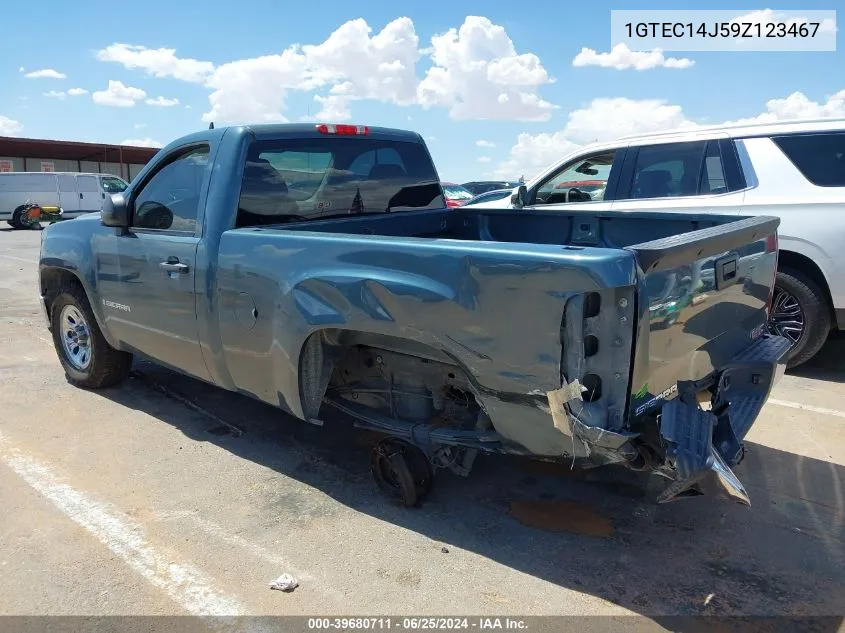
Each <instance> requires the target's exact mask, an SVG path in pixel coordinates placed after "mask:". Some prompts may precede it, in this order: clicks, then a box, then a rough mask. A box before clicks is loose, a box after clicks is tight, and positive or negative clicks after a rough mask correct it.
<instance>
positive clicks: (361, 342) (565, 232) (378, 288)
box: [217, 208, 778, 461]
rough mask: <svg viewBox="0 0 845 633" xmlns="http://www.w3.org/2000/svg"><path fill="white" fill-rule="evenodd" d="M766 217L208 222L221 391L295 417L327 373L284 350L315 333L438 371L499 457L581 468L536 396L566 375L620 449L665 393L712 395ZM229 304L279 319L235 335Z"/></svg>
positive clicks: (736, 346)
mask: <svg viewBox="0 0 845 633" xmlns="http://www.w3.org/2000/svg"><path fill="white" fill-rule="evenodd" d="M777 223H778V221H777V219H773V218H765V217H762V218H761V217H756V218H742V217H735V216H715V215H707V216H692V215H689V214H677V215H672V214H665V213H660V214H649V213H626V214H624V215H622V214H611V213H607V214H588V213H582V212H579V213H577V214H571V215H569V214H564V213H560V212H557V211H556V212H537V211H535V212H525V211H514V210H490V209H473V208H463V209H457V210H448V211H446V210H443V211H425V212H401V213H392V214H378V215H371V216H358V217H343V218H335V219H327V220H319V221H309V222H307V223H298V224H285V225H279V226H270V227H260V228H243V229H236V230H231V231H226V232H224V233H223V235H222V238H221V242H220V247H219V258H218V264H219V269H218V271H217V285H218V294H219V297H220V310H219V323H220V332H219V336H220V340H221V341H222V345H221V350H220V353H221V354H222V356H223V357H224V358H225V365H226V367H227V368H229V372H231V373H230V376H229V378H230V380H231V381H232V384H234V385H237V386H238V387H239V388H241V389H243V390H246V391H247V392H249V393H250V394H251V395H254V396H257V397H259V398H262V399H264V400H266V401H268V402H273V403H274V404H279V405H281V406H282V407H284V408H287V409H289V410H290V411H292V412H293V413H294V414H296V415H298V416H299V417H302V418H304V419H309V418H316V417H317V416H318V414H319V413H318V412H319V408H320V404H321V402H322V398H321V395H322V393H323V389H324V383H325V382H327V381H328V380H330V378H329V377H327V376H324V375H322V374H320V372H319V371H318V369H319V368H317V369H314V368H312V370H313V371H317V373H318V375H319V376H320V377H319V378H314V379H313V380H312V379H309V377H308V376H307V375H306V376H303V364H304V363H305V357H303V358H302V359H298V358H293V357H289V356H288V353H289V351H291V350H300V349H302V350H305V351H304V352H303V354H304V355H307V354H308V353H309V352H308V350H310V349H312V348H311V347H310V345H311V343H312V342H313V341H314V340H315V338H314V337H315V336H317V337H325V340H324V341H323V343H322V347H321V348H320V349H323V350H325V349H330V348H331V347H332V346H333V345H337V346H344V345H347V343H348V341H349V338H348V337H349V336H352V337H354V345H356V346H366V347H368V348H373V349H383V350H393V351H395V352H398V353H401V354H407V355H411V356H414V357H416V358H427V359H429V360H430V361H432V362H437V363H446V364H449V365H451V366H453V367H455V368H457V369H458V370H459V371H461V372H462V373H463V374H464V375H465V376H466V378H467V381H468V382H469V384H470V385H471V388H472V391H473V393H474V395H475V397H476V399H477V401H478V405H479V406H480V407H481V408H482V409H483V411H484V412H486V414H487V415H488V416H489V418H490V420H491V424H492V428H493V430H495V432H496V433H497V435H498V437H499V438H500V439H501V440H502V441H504V442H505V443H506V444H507V448H508V450H514V451H519V450H524V451H526V452H529V453H531V454H535V455H543V456H549V457H563V456H570V455H574V456H577V457H586V456H591V455H592V458H593V459H594V461H595V456H596V453H597V451H600V450H603V449H607V448H608V447H606V446H605V447H602V446H599V445H598V444H592V445H591V444H590V442H589V441H582V442H579V441H576V435H577V433H576V432H575V431H574V430H573V429H572V428H569V429H565V428H564V429H562V428H561V425H560V424H559V423H556V421H555V419H554V416H553V415H552V411H551V409H550V404H549V403H550V400H549V393H550V392H554V391H556V390H560V389H561V388H564V387H566V386H567V385H568V384H571V383H575V382H576V381H577V384H578V385H579V388H580V389H581V390H582V394H581V396H580V398H579V400H580V402H579V403H578V408H579V412H578V415H577V418H578V423H579V424H582V425H583V428H581V431H582V435H583V434H584V433H587V434H588V433H589V432H590V430H601V431H603V433H604V436H603V437H604V438H605V440H608V438H614V436H616V437H615V440H614V441H616V442H618V444H620V445H621V444H622V443H623V442H624V441H625V440H626V438H628V437H629V434H630V433H634V432H636V426H637V422H636V420H637V419H638V418H645V417H648V416H649V415H650V414H654V413H655V412H659V410H660V408H661V406H662V405H663V403H664V401H667V400H671V399H673V398H675V397H676V396H677V395H678V394H679V387H678V386H679V385H694V386H695V388H696V391H702V390H706V389H708V388H713V387H714V385H715V383H716V381H717V379H718V370H719V369H720V368H722V367H727V366H729V365H730V363H731V362H732V361H733V360H734V359H735V358H736V357H737V355H739V354H741V353H743V352H744V351H746V350H747V349H748V348H749V347H750V346H752V344H753V343H754V341H755V340H756V339H757V338H759V337H760V336H761V335H762V334H763V332H764V328H765V323H766V305H767V301H768V300H769V297H770V294H771V288H772V285H773V281H774V271H775V269H776V261H777V252H776V240H775V239H774V236H775V234H776V228H777ZM245 301H246V302H250V301H254V302H255V309H256V310H257V313H258V314H266V313H267V312H271V313H274V314H276V315H278V317H279V318H277V319H273V321H272V322H274V323H284V324H285V325H284V328H282V327H281V326H278V327H275V328H273V329H267V331H261V332H259V331H250V332H249V333H248V334H247V333H246V332H245V331H244V327H243V324H242V323H241V322H239V317H238V314H239V310H243V304H244V302H245ZM249 305H252V304H251V303H250V304H249ZM264 322H265V323H266V322H267V321H266V320H265V321H264ZM256 327H258V326H256ZM314 349H316V348H314ZM315 362H317V361H316V360H315ZM323 362H328V361H326V360H325V358H324V357H323V356H320V360H319V363H323ZM766 393H768V392H766ZM313 394H317V395H313ZM355 406H356V404H355V403H349V406H348V408H347V409H345V411H346V412H347V413H350V412H351V413H354V411H355ZM358 413H359V414H361V415H364V414H363V413H362V412H361V411H358ZM752 414H753V416H754V417H756V411H753V412H752ZM745 430H746V431H747V428H746V429H745ZM738 439H739V440H741V437H740V438H738ZM616 448H618V446H617V447H616ZM608 450H609V449H608Z"/></svg>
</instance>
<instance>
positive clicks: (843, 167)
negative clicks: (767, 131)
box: [772, 132, 845, 187]
mask: <svg viewBox="0 0 845 633" xmlns="http://www.w3.org/2000/svg"><path fill="white" fill-rule="evenodd" d="M772 141H774V143H775V145H777V146H778V147H779V148H780V150H781V151H782V152H783V153H784V154H786V156H787V158H789V160H790V161H792V164H793V165H795V167H796V169H798V171H800V172H801V174H802V175H803V176H804V178H806V179H807V180H809V181H810V182H811V183H813V184H814V185H816V186H817V187H845V132H824V133H819V134H791V135H785V136H774V137H772Z"/></svg>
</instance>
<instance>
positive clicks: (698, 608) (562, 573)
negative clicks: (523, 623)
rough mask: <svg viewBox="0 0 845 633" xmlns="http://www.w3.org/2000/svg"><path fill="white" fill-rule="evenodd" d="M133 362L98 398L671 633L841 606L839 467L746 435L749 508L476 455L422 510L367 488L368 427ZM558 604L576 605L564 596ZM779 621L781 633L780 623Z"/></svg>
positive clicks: (842, 491)
mask: <svg viewBox="0 0 845 633" xmlns="http://www.w3.org/2000/svg"><path fill="white" fill-rule="evenodd" d="M840 358H842V357H841V356H840ZM135 368H136V369H135V373H134V379H133V380H130V381H129V383H128V384H126V385H124V386H122V387H119V388H113V389H108V390H105V391H102V392H99V393H102V395H104V396H105V397H108V398H110V399H112V400H114V401H115V402H117V403H119V404H121V405H124V406H127V407H130V408H133V409H138V410H141V411H144V412H145V413H147V414H149V415H151V416H153V417H154V418H157V419H158V420H161V421H162V422H164V423H167V424H169V425H172V426H173V427H175V428H177V429H179V430H180V431H181V432H182V433H184V434H185V435H186V436H187V437H188V438H190V439H192V440H194V441H197V442H211V443H213V444H216V445H217V446H219V447H221V448H223V449H225V450H226V451H228V452H230V453H231V454H232V455H234V456H236V457H237V458H240V459H244V460H250V461H252V462H255V463H258V464H261V465H262V466H265V467H267V468H270V469H273V470H274V471H276V472H278V473H280V474H281V475H284V476H286V477H289V478H292V479H294V480H297V481H300V482H302V483H305V484H307V485H308V486H313V487H316V488H318V489H320V490H321V491H323V492H324V493H325V494H327V495H329V496H330V497H332V498H333V499H335V500H336V501H338V502H340V503H342V504H344V505H345V506H347V507H349V508H351V509H353V510H355V511H357V512H361V513H366V514H367V515H370V516H372V517H376V518H378V519H380V520H383V521H386V522H390V523H392V524H394V525H398V526H401V527H403V528H406V529H408V530H412V531H414V532H417V533H419V534H422V535H424V536H426V537H428V538H430V539H433V540H435V541H437V542H438V543H441V544H442V546H443V548H444V549H443V550H440V549H436V550H433V554H432V555H433V556H449V553H448V552H447V550H450V551H451V550H452V549H463V550H468V551H471V552H474V553H475V554H478V555H481V556H484V557H487V558H489V559H491V560H493V561H495V562H497V563H499V564H501V565H506V566H508V567H510V568H512V569H515V570H518V571H520V572H523V573H525V574H529V575H531V576H534V577H536V578H540V579H543V580H545V581H548V582H551V583H555V584H557V585H559V586H562V587H566V588H569V589H572V590H576V591H579V592H584V593H587V594H591V595H593V596H597V597H600V598H603V599H605V600H608V601H610V602H613V603H615V604H617V605H621V606H623V607H625V608H627V609H630V610H632V611H634V612H637V613H639V614H642V615H645V616H647V617H649V618H651V619H652V620H654V621H655V622H657V623H658V624H660V623H661V622H662V623H663V626H667V627H670V628H671V629H673V630H680V629H683V630H691V629H690V628H689V626H681V625H680V624H679V623H678V622H677V621H675V620H672V619H671V616H684V617H689V616H701V615H705V616H706V615H718V616H725V615H732V616H773V615H788V614H790V615H793V616H839V615H842V614H845V546H843V543H845V468H843V467H842V466H839V465H836V464H833V463H829V462H825V461H822V460H819V459H813V458H809V457H804V456H800V455H796V454H792V453H789V452H784V451H781V450H775V449H772V448H769V447H766V446H763V445H759V444H753V443H752V444H748V446H747V457H746V459H745V461H744V462H743V464H741V465H740V466H739V467H738V468H737V469H736V470H737V474H738V475H739V476H740V478H741V479H742V480H743V481H744V483H745V484H746V487H747V489H748V492H749V494H750V496H751V499H752V504H753V505H752V506H751V507H750V508H749V507H744V506H739V505H735V504H731V503H729V502H727V501H724V500H721V499H714V498H700V499H692V500H685V501H680V502H676V503H673V504H669V505H657V504H656V503H655V502H654V500H653V498H654V496H655V494H656V492H657V491H659V490H660V489H662V486H663V485H664V484H663V483H661V482H659V481H655V480H654V478H648V477H640V476H637V475H636V474H633V473H630V472H628V471H622V470H616V469H612V468H606V469H600V470H594V471H588V472H583V473H580V472H573V471H571V470H570V469H569V467H568V465H556V464H545V463H539V462H531V461H526V460H515V459H510V458H502V457H493V456H489V457H479V459H478V460H477V462H476V467H475V469H474V470H473V472H472V474H471V475H470V476H469V477H468V478H460V477H457V476H454V475H452V474H451V473H448V472H446V471H439V472H438V474H437V477H436V480H437V483H436V485H435V488H434V490H433V491H432V493H431V495H430V496H429V498H428V499H427V500H426V502H425V503H424V504H423V506H422V507H421V508H418V509H412V510H407V509H404V508H401V507H399V506H398V505H397V504H395V503H393V502H392V501H391V500H389V499H388V498H387V497H385V496H384V495H383V494H382V493H381V492H380V491H379V490H378V488H377V487H376V485H375V484H374V483H373V481H372V478H371V475H370V472H369V451H370V443H371V440H372V438H371V437H368V436H367V435H366V434H364V433H362V432H359V431H356V430H354V429H352V428H351V427H349V426H347V425H343V424H337V423H331V422H329V423H327V424H326V426H324V427H315V426H312V425H309V424H306V423H303V422H299V421H297V420H294V419H292V418H290V417H289V416H286V415H284V414H280V413H279V411H278V410H277V409H274V408H272V407H270V406H267V405H264V404H262V403H259V402H256V401H254V400H252V399H250V398H247V397H244V396H239V395H236V394H232V393H229V392H226V391H223V390H220V389H216V388H214V387H210V386H207V385H205V384H203V383H200V382H198V381H195V380H193V379H191V378H187V377H185V376H181V375H178V374H175V373H173V372H170V371H169V370H167V369H164V368H161V367H158V366H156V365H153V364H150V363H146V362H136V364H135ZM164 385H166V387H164ZM150 387H153V388H154V389H153V390H151V389H150ZM167 397H172V398H175V402H174V406H162V405H163V403H162V400H161V399H162V398H167ZM177 403H181V404H177ZM186 403H187V404H190V403H201V406H202V408H203V409H204V410H206V411H213V412H214V413H213V416H212V417H209V416H208V415H192V414H190V413H189V412H187V411H186V410H185V408H184V406H181V405H184V404H186ZM233 428H238V429H240V430H241V431H242V432H243V434H240V435H239V434H238V433H237V432H233ZM255 510H256V512H259V513H274V514H275V515H276V516H278V517H279V521H280V522H281V523H283V522H284V518H285V516H286V515H287V516H291V517H293V516H294V515H295V514H296V512H297V509H296V507H291V506H290V498H289V496H285V495H284V494H283V493H279V494H278V497H274V496H273V494H268V498H267V499H266V505H265V507H261V508H256V509H255ZM532 513H533V514H534V516H533V518H532ZM532 525H540V526H541V527H543V528H545V529H539V528H537V527H532ZM375 555H376V554H375V553H374V556H375ZM432 564H438V565H439V564H447V565H448V562H446V561H437V562H433V563H432ZM432 601H433V602H434V603H436V596H432ZM554 608H555V609H556V610H558V611H559V612H561V613H566V612H569V611H570V609H569V608H568V607H567V605H565V604H561V605H555V607H554ZM513 609H514V605H512V604H511V605H510V606H509V607H508V608H507V610H508V611H512V610H513ZM667 617H668V618H669V619H668V620H667V619H666V618H667ZM722 624H724V623H722ZM769 624H770V625H771V626H773V627H774V628H772V629H771V630H784V628H783V627H781V626H780V625H779V624H778V622H777V621H771V622H770V623H769ZM781 624H783V622H781ZM841 624H842V618H839V617H832V618H830V619H826V620H824V621H816V622H815V627H816V628H814V630H822V631H836V630H839V627H840V626H841ZM708 626H709V625H708ZM819 626H820V627H821V628H818V627H819ZM786 628H792V627H789V626H787V627H786ZM746 630H747V629H746Z"/></svg>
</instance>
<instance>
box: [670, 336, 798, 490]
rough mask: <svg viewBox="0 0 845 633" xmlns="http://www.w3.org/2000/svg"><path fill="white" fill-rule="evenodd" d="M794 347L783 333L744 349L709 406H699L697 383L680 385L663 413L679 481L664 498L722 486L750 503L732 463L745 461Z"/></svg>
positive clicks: (724, 371)
mask: <svg viewBox="0 0 845 633" xmlns="http://www.w3.org/2000/svg"><path fill="white" fill-rule="evenodd" d="M789 346H790V343H789V341H788V340H787V339H785V338H783V337H779V336H764V337H762V338H760V339H758V340H757V341H755V342H754V343H753V344H752V345H751V346H749V347H748V348H746V349H745V350H743V352H742V353H740V354H738V355H737V356H736V357H735V358H734V359H733V360H732V361H731V362H730V363H729V364H728V365H727V366H726V367H723V368H721V369H720V370H719V372H718V375H717V377H716V388H715V394H714V397H713V401H712V408H711V409H710V410H709V411H705V410H702V409H701V408H700V407H699V406H698V403H697V400H696V395H697V394H696V393H695V392H694V389H693V388H692V386H690V387H687V388H685V386H684V385H678V392H679V395H678V397H677V398H676V399H674V400H671V401H669V402H667V403H666V404H664V405H663V408H662V410H661V412H660V435H661V438H662V440H663V443H664V445H665V446H666V463H667V466H668V467H669V469H670V471H671V474H672V475H673V479H674V481H673V482H672V483H671V484H670V485H669V486H668V487H667V488H666V489H665V490H664V491H663V492H662V493H661V494H660V496H659V497H658V501H659V502H661V503H665V502H668V501H674V500H677V499H680V498H683V497H688V496H695V495H698V494H704V493H708V492H714V491H720V492H724V493H727V494H728V496H730V497H731V498H733V499H735V500H736V501H739V502H740V503H744V504H750V499H749V497H748V493H747V492H746V491H745V488H744V486H743V485H742V483H741V482H740V481H739V479H738V478H737V477H736V475H735V474H734V473H733V471H732V470H731V466H735V465H737V464H738V463H739V462H740V461H742V457H743V454H744V450H743V446H742V441H743V439H744V438H745V436H746V435H747V434H748V431H749V430H750V429H751V426H752V425H753V424H754V421H755V420H756V419H757V416H758V415H759V414H760V411H761V410H762V408H763V405H764V404H765V403H766V400H767V399H768V398H769V394H770V393H771V390H772V388H773V387H774V386H775V385H776V384H777V382H778V381H779V380H780V379H781V377H782V376H783V374H784V371H785V369H786V353H787V351H788V350H789Z"/></svg>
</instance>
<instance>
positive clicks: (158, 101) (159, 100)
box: [144, 97, 179, 108]
mask: <svg viewBox="0 0 845 633" xmlns="http://www.w3.org/2000/svg"><path fill="white" fill-rule="evenodd" d="M144 103H146V104H147V105H151V106H158V107H159V108H172V107H173V106H176V105H179V99H168V98H166V97H156V98H155V99H147V100H146V101H145V102H144Z"/></svg>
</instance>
